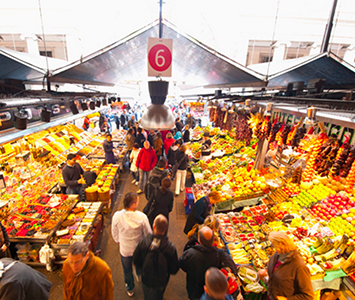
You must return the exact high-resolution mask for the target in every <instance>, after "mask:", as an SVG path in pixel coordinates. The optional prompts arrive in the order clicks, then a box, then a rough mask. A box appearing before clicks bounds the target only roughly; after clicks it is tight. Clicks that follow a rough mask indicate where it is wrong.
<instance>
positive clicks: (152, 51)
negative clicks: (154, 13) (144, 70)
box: [148, 38, 173, 77]
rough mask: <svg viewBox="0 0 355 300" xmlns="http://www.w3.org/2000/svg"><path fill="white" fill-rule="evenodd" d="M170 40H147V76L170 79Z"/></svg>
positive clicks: (171, 44) (171, 42) (171, 43)
mask: <svg viewBox="0 0 355 300" xmlns="http://www.w3.org/2000/svg"><path fill="white" fill-rule="evenodd" d="M172 46H173V40H172V39H158V38H148V76H165V77H171V63H172Z"/></svg>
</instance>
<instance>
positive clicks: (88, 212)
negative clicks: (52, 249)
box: [51, 202, 102, 245]
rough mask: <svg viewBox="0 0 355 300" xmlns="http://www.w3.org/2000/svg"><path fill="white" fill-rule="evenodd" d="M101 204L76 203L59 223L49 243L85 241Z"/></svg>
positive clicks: (60, 243) (61, 243)
mask: <svg viewBox="0 0 355 300" xmlns="http://www.w3.org/2000/svg"><path fill="white" fill-rule="evenodd" d="M101 206H102V204H101V202H92V203H90V202H80V203H78V204H77V205H76V207H75V208H73V209H72V211H71V212H70V213H69V215H68V216H67V218H66V219H65V220H64V221H63V222H62V223H61V225H60V228H59V229H58V230H57V231H56V234H55V237H53V238H52V240H51V244H52V245H53V244H56V245H69V244H71V243H74V242H76V241H81V242H82V241H85V239H86V237H87V236H88V233H89V231H90V230H91V228H92V225H93V222H94V220H95V218H96V217H97V215H98V213H99V212H100V209H101Z"/></svg>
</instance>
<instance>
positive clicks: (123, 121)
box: [120, 110, 127, 129]
mask: <svg viewBox="0 0 355 300" xmlns="http://www.w3.org/2000/svg"><path fill="white" fill-rule="evenodd" d="M120 120H121V126H122V127H123V128H124V129H127V126H126V121H127V115H126V111H125V110H124V111H123V113H122V114H121V116H120Z"/></svg>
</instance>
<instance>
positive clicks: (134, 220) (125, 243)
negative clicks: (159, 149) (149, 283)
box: [111, 143, 152, 297]
mask: <svg viewBox="0 0 355 300" xmlns="http://www.w3.org/2000/svg"><path fill="white" fill-rule="evenodd" d="M148 144H149V143H148ZM138 204H139V197H138V195H137V194H136V193H128V194H126V195H125V197H124V199H123V207H124V208H123V209H122V210H120V211H117V212H115V214H114V215H113V218H112V227H111V231H112V237H113V239H114V241H115V242H116V243H117V244H119V245H120V255H121V261H122V267H123V274H124V280H125V283H126V291H127V295H128V296H129V297H132V296H133V295H134V287H135V284H134V279H133V271H132V261H133V252H134V250H135V249H136V247H137V245H138V243H139V242H140V241H141V240H142V239H143V238H144V237H145V236H147V235H148V234H151V233H152V229H151V227H150V225H149V221H148V218H147V216H146V215H145V214H144V213H142V212H140V211H138V210H137V207H138ZM136 274H137V276H139V275H140V269H139V268H137V269H136Z"/></svg>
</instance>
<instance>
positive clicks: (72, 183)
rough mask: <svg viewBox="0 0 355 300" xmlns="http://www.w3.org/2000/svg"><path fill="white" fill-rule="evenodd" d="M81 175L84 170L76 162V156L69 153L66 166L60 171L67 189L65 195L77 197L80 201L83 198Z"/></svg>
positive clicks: (83, 182)
mask: <svg viewBox="0 0 355 300" xmlns="http://www.w3.org/2000/svg"><path fill="white" fill-rule="evenodd" d="M83 174H84V170H83V169H82V167H81V166H80V165H79V164H78V163H77V162H76V155H75V154H74V153H69V154H68V156H67V164H66V166H65V167H64V168H63V170H62V176H63V180H64V183H65V185H66V187H67V191H66V192H67V194H73V195H79V198H80V200H81V199H82V197H83V184H85V180H84V179H83V178H81V175H83Z"/></svg>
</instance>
